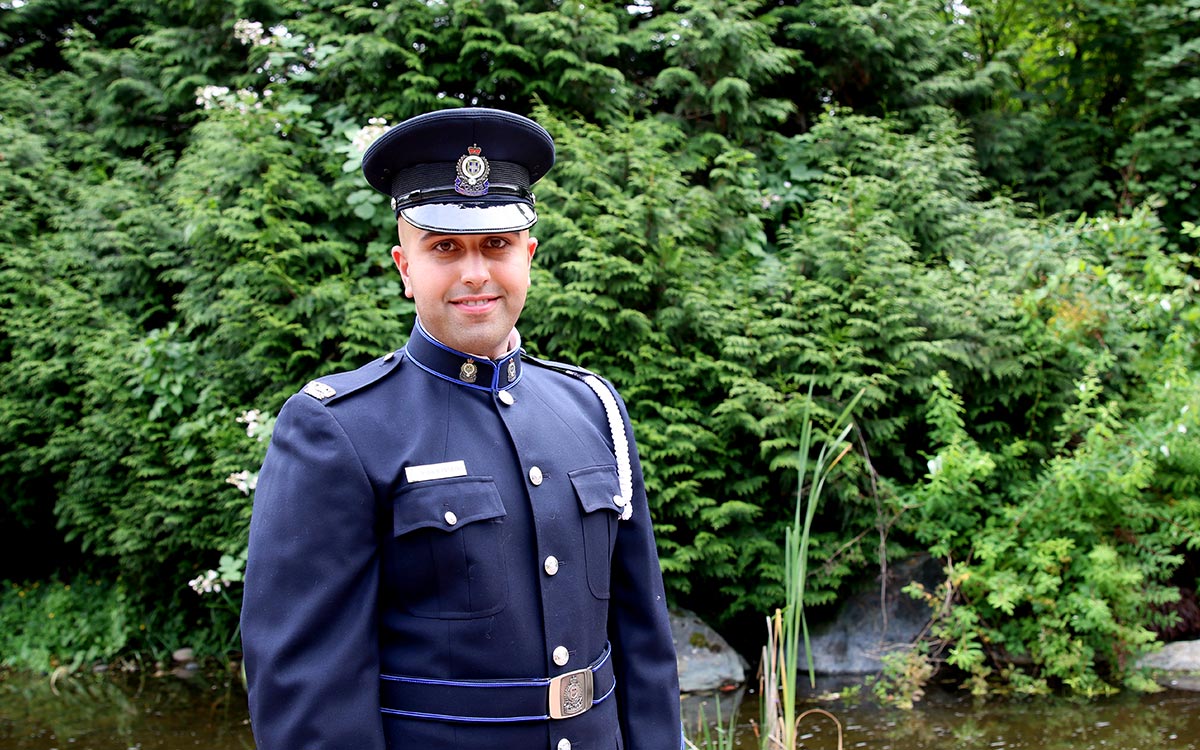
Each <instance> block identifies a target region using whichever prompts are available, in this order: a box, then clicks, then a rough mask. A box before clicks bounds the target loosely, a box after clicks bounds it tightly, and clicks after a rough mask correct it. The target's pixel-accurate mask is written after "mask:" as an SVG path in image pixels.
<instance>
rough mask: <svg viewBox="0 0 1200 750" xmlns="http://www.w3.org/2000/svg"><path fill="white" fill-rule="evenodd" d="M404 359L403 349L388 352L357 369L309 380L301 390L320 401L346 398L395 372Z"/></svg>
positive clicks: (326, 401) (327, 401)
mask: <svg viewBox="0 0 1200 750" xmlns="http://www.w3.org/2000/svg"><path fill="white" fill-rule="evenodd" d="M403 360H404V350H403V349H401V350H399V351H393V352H388V353H387V354H385V355H383V356H382V357H379V358H377V359H375V360H372V361H371V362H368V363H367V364H365V365H363V366H362V367H360V368H358V369H357V370H350V371H348V372H339V373H334V374H332V375H326V376H325V377H322V378H320V379H318V380H312V381H309V383H308V384H307V385H305V386H304V387H303V388H301V389H300V390H301V392H302V393H305V394H307V395H309V396H312V397H313V398H315V399H316V400H318V401H322V402H325V403H329V402H331V401H333V400H336V399H339V398H344V397H346V396H348V395H350V394H351V393H354V392H355V391H358V390H361V389H363V388H365V387H367V386H369V385H371V384H372V383H375V382H377V381H379V380H380V379H382V378H384V377H385V376H387V375H389V374H391V373H392V372H395V370H396V368H397V367H398V366H399V364H400V363H401V362H402V361H403Z"/></svg>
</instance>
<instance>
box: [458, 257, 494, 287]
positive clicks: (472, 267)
mask: <svg viewBox="0 0 1200 750" xmlns="http://www.w3.org/2000/svg"><path fill="white" fill-rule="evenodd" d="M462 280H463V282H464V283H466V284H472V285H474V286H479V285H480V284H484V283H486V282H487V280H488V262H487V258H485V257H484V256H483V253H481V252H479V251H478V250H472V251H470V252H468V253H467V254H466V255H464V256H463V264H462Z"/></svg>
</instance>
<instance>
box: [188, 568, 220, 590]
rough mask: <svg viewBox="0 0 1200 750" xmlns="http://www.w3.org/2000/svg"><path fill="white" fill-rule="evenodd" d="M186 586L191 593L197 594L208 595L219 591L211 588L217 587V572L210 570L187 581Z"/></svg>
mask: <svg viewBox="0 0 1200 750" xmlns="http://www.w3.org/2000/svg"><path fill="white" fill-rule="evenodd" d="M188 585H189V586H191V587H192V591H195V592H196V593H197V594H208V593H211V592H213V591H214V590H215V591H220V589H214V588H213V586H214V585H219V584H217V571H215V570H210V571H208V572H206V573H204V574H203V575H199V576H196V577H195V578H193V579H192V580H190V581H188Z"/></svg>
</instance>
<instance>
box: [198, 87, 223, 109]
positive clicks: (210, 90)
mask: <svg viewBox="0 0 1200 750" xmlns="http://www.w3.org/2000/svg"><path fill="white" fill-rule="evenodd" d="M227 94H229V87H228V86H201V87H199V88H197V89H196V105H197V106H200V107H204V108H205V109H214V108H216V107H219V106H221V100H222V99H223V98H224V97H225V96H226V95H227Z"/></svg>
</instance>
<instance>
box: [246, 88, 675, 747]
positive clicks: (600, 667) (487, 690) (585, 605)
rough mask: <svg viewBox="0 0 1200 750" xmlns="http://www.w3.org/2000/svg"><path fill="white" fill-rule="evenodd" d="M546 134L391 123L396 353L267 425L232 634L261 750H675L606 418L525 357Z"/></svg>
mask: <svg viewBox="0 0 1200 750" xmlns="http://www.w3.org/2000/svg"><path fill="white" fill-rule="evenodd" d="M553 163H554V143H553V141H552V140H551V138H550V136H549V134H548V133H547V132H546V131H545V130H544V129H543V128H541V127H540V126H539V125H537V124H536V123H534V122H532V121H531V120H528V119H526V118H524V117H520V116H517V115H513V114H510V113H507V112H501V111H496V110H489V109H459V110H444V111H439V112H433V113H429V114H426V115H421V116H418V117H415V118H413V119H411V120H408V121H405V122H403V123H400V124H399V125H397V126H396V127H394V128H392V129H391V130H389V131H388V132H386V133H385V134H384V135H382V136H381V137H380V138H379V139H378V140H377V141H376V142H375V143H374V144H372V146H371V147H370V148H369V149H368V150H367V153H366V155H365V156H364V158H363V173H364V174H365V176H366V178H367V181H368V182H369V183H370V184H371V185H372V186H374V187H375V188H377V189H379V190H380V191H382V192H384V193H386V194H388V195H390V196H392V202H393V206H394V208H395V210H396V214H397V219H398V222H397V225H398V232H399V239H400V244H399V245H397V246H395V247H394V248H393V249H392V258H393V260H394V261H395V263H396V267H397V269H398V270H399V271H400V275H401V278H402V279H403V282H404V290H405V294H406V295H407V296H408V297H411V298H412V299H413V301H414V302H415V304H416V310H417V323H416V326H415V327H414V330H413V332H412V336H411V337H410V339H409V341H408V343H407V345H406V346H405V347H404V348H403V349H401V350H399V351H397V352H393V353H390V354H387V355H385V356H383V357H381V358H379V359H378V360H376V361H374V362H371V363H369V364H367V365H365V366H364V367H362V368H360V369H358V370H355V371H353V372H348V373H341V374H337V375H333V376H330V377H328V378H322V379H321V380H319V381H313V382H311V383H309V384H308V385H307V386H305V388H304V389H303V391H302V392H301V393H298V394H296V395H295V396H293V397H292V398H291V399H289V400H288V402H287V404H285V405H284V407H283V409H282V410H281V411H280V413H279V417H278V420H277V421H276V424H275V429H274V434H273V437H272V440H271V446H270V449H269V450H268V453H267V458H266V461H265V463H264V465H263V468H262V471H261V472H260V475H259V482H258V488H257V491H256V493H255V505H254V516H253V520H252V522H251V527H250V557H249V562H248V565H247V569H246V584H245V600H244V604H243V610H242V639H243V644H244V650H245V664H246V675H247V680H248V686H249V696H250V711H251V720H252V724H253V727H254V734H255V737H256V739H257V742H258V746H259V748H261V750H376V749H378V750H382V749H383V748H393V749H395V748H420V749H421V750H443V749H444V748H464V750H465V749H470V750H501V749H513V750H535V749H543V748H544V749H546V750H572V749H573V750H593V749H603V750H611V749H615V748H626V749H627V750H650V749H651V748H654V749H655V750H674V749H675V748H678V747H681V745H682V736H681V731H680V722H679V689H678V677H677V675H676V668H675V653H674V648H673V645H672V643H671V636H670V628H669V625H668V621H667V612H666V606H665V600H664V594H663V584H662V575H661V571H660V569H659V566H658V558H657V553H656V551H655V545H654V537H653V533H652V528H651V520H650V514H649V511H648V508H647V503H646V493H645V488H644V486H643V482H642V476H641V468H640V464H639V463H638V458H637V453H636V450H635V448H634V446H633V443H632V439H631V437H630V436H631V434H632V433H631V429H630V424H629V418H628V415H627V413H626V411H625V408H624V405H623V403H622V402H621V401H620V400H619V399H618V398H617V397H616V396H615V394H614V393H613V392H612V390H611V389H610V387H609V386H608V384H607V383H605V382H603V381H601V380H600V379H598V378H596V377H595V376H594V375H592V374H590V373H588V372H586V371H584V370H581V369H579V368H575V367H570V366H566V365H559V364H554V363H549V362H543V361H539V360H536V359H533V358H531V357H529V356H527V355H526V354H525V353H524V351H523V350H522V349H521V340H520V336H519V335H518V334H517V331H516V328H515V324H516V322H517V318H518V317H519V316H520V314H521V310H522V308H523V307H524V304H525V295H526V291H527V290H528V288H529V283H530V277H529V272H530V266H531V263H532V260H533V256H534V252H535V250H536V249H537V244H538V243H537V240H536V239H534V238H533V237H531V236H530V235H529V228H530V227H531V226H532V225H533V224H534V222H536V221H537V214H536V212H535V209H534V199H533V194H532V192H531V191H530V188H531V186H532V185H533V183H534V182H536V181H537V180H538V179H539V178H540V177H541V176H542V175H544V174H545V173H546V171H547V170H548V169H549V168H550V167H551V165H553Z"/></svg>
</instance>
